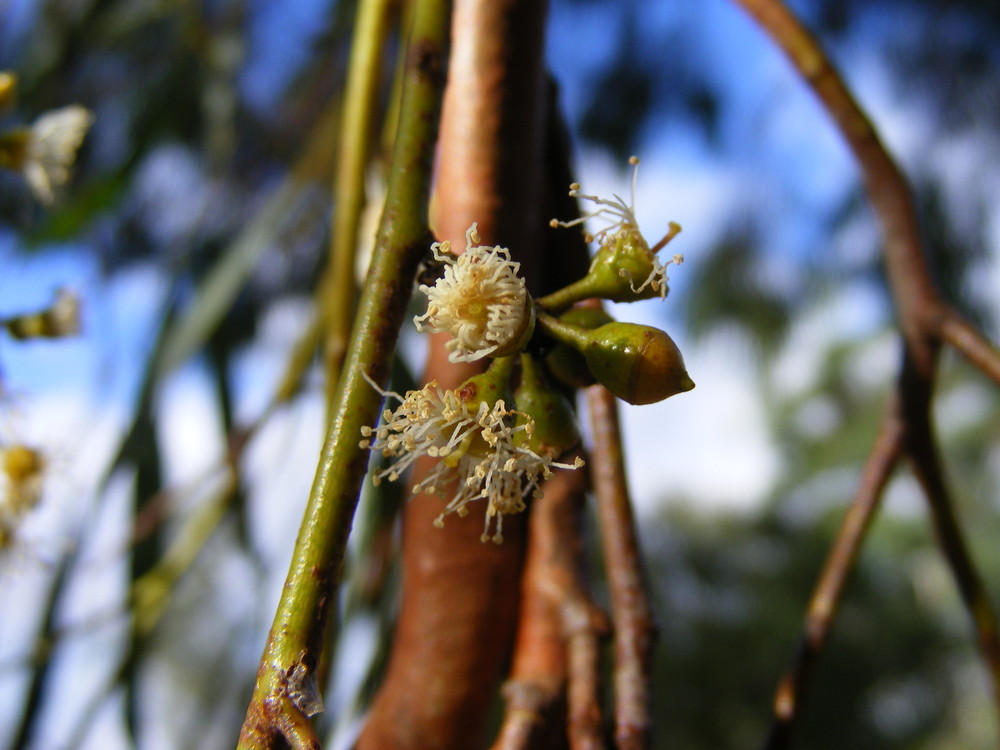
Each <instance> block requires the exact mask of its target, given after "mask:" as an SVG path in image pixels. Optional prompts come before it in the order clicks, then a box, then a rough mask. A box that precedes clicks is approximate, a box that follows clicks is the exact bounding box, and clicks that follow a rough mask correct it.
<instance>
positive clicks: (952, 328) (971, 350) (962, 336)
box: [938, 309, 1000, 385]
mask: <svg viewBox="0 0 1000 750" xmlns="http://www.w3.org/2000/svg"><path fill="white" fill-rule="evenodd" d="M938 334H939V335H940V337H941V340H942V341H944V342H945V343H946V344H950V345H951V346H952V347H953V348H954V349H956V350H957V351H959V352H960V353H961V354H962V355H964V356H965V358H966V359H968V360H969V361H970V362H971V363H972V364H973V365H974V366H975V367H977V368H979V370H980V371H982V372H983V373H985V374H986V375H988V376H989V377H990V378H992V379H993V381H994V382H995V383H996V384H997V385H1000V350H998V349H997V347H996V346H995V345H994V344H993V343H992V342H991V341H990V340H989V339H987V338H986V337H985V336H984V335H983V334H982V333H981V332H980V331H979V330H978V329H976V327H975V326H974V325H972V324H971V323H970V322H969V321H967V320H965V319H964V318H962V316H961V315H959V314H958V313H957V312H956V311H955V310H953V309H948V310H947V311H946V313H945V315H944V317H943V318H942V319H941V322H940V325H939V327H938Z"/></svg>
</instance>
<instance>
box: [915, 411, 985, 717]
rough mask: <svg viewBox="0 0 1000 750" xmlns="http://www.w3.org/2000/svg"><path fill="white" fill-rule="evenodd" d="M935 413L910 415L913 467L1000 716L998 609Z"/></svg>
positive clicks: (924, 412) (925, 412)
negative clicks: (972, 547)
mask: <svg viewBox="0 0 1000 750" xmlns="http://www.w3.org/2000/svg"><path fill="white" fill-rule="evenodd" d="M930 419H931V417H930V412H929V404H928V405H927V406H925V408H924V409H923V411H922V413H921V414H919V415H914V416H913V417H910V416H909V415H908V424H907V428H908V439H907V442H906V452H907V455H908V458H909V459H910V464H911V466H912V469H913V473H914V474H915V475H916V477H917V480H918V481H919V482H920V486H921V488H922V489H923V491H924V495H925V496H926V498H927V504H928V506H929V508H930V512H931V520H932V523H933V526H934V532H935V534H936V536H937V540H938V545H939V546H940V548H941V552H942V554H943V555H944V558H945V561H946V562H947V564H948V567H949V568H950V569H951V573H952V576H954V578H955V583H956V585H957V586H958V590H959V592H960V594H961V596H962V601H963V602H964V603H965V606H966V609H968V611H969V615H970V616H971V618H972V624H973V627H974V629H975V631H976V635H977V638H978V641H979V648H980V651H981V652H982V655H983V659H984V661H985V662H986V668H987V670H988V672H989V676H990V679H991V681H992V684H993V700H994V705H995V708H996V711H997V716H1000V636H998V632H997V617H996V612H995V611H994V609H993V605H992V603H991V602H990V598H989V594H988V592H987V590H986V586H985V585H984V584H983V580H982V577H981V576H980V574H979V572H978V570H977V569H976V566H975V563H974V562H973V560H972V556H971V554H970V553H969V549H968V545H967V543H966V541H965V537H964V535H963V533H962V529H961V528H960V526H959V524H958V519H957V518H956V516H955V510H954V508H955V504H954V500H953V498H952V497H951V493H950V491H949V489H948V485H947V481H946V479H945V476H944V469H943V467H942V465H941V458H940V456H939V455H938V449H937V445H936V443H935V441H934V438H933V429H932V427H931V424H930Z"/></svg>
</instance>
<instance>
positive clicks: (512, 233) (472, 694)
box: [358, 0, 545, 750]
mask: <svg viewBox="0 0 1000 750" xmlns="http://www.w3.org/2000/svg"><path fill="white" fill-rule="evenodd" d="M544 14H545V4H544V3H538V2H524V1H518V2H509V1H508V2H493V0H458V2H456V3H455V9H454V20H453V31H452V57H451V62H450V67H449V74H448V87H447V89H446V92H445V102H444V110H443V114H442V121H441V140H440V146H439V163H438V176H437V181H436V185H435V193H434V203H433V206H432V225H433V227H434V230H435V234H436V235H437V237H438V238H439V239H441V240H449V241H450V242H451V243H452V249H453V250H454V251H461V250H462V249H464V247H465V231H466V229H467V228H468V227H469V225H470V224H472V223H473V222H477V223H478V224H479V234H480V236H481V237H482V240H483V242H484V243H487V244H495V243H499V244H503V245H506V246H509V247H510V249H511V253H512V255H514V257H515V258H517V259H519V260H521V261H522V263H523V264H524V265H523V267H522V271H523V272H524V273H525V275H526V276H527V277H528V281H529V284H530V283H531V275H532V261H533V259H535V258H537V255H538V251H539V237H540V234H541V231H542V229H543V228H544V222H543V221H542V218H541V216H540V212H539V209H538V197H539V195H540V194H541V188H540V177H541V164H542V159H541V156H542V154H543V140H542V135H543V127H542V126H543V122H544V119H543V98H542V93H543V87H542V80H543V79H542V68H541V60H542V37H543V28H544ZM444 341H445V338H444V337H443V336H434V337H432V339H431V352H430V358H429V361H428V364H427V368H426V371H425V378H426V379H427V380H437V381H438V382H439V383H440V384H441V385H442V386H443V387H455V386H457V385H459V384H460V383H461V382H462V381H463V380H464V379H465V378H466V377H468V376H469V375H471V374H474V372H476V371H478V369H479V368H478V367H477V366H475V365H461V366H459V365H453V364H451V363H449V362H447V360H446V357H445V351H444ZM427 469H428V465H427V464H426V463H423V464H418V465H417V467H416V469H415V477H414V479H415V480H416V479H419V478H420V477H421V476H424V475H425V474H426V471H427ZM443 502H444V501H443V500H442V499H441V498H439V497H434V496H431V497H427V496H423V495H421V496H417V497H414V498H413V499H412V500H410V501H409V502H408V503H407V506H406V508H405V510H404V514H403V598H402V603H401V610H400V616H399V621H398V624H397V629H396V633H395V638H394V641H393V646H392V653H391V657H390V661H389V667H388V671H387V674H386V677H385V681H384V683H383V685H382V687H381V688H380V690H379V692H378V694H377V696H376V698H375V701H374V704H373V706H372V710H371V714H370V716H369V719H368V722H367V723H366V725H365V727H364V729H363V731H362V734H361V737H360V738H359V741H358V747H359V748H361V749H362V750H365V749H368V748H371V749H375V748H378V749H379V750H383V749H385V748H442V749H443V748H462V749H463V750H465V749H467V748H472V747H476V746H477V745H479V744H481V743H482V738H483V732H484V725H485V720H486V714H487V711H488V709H489V706H490V702H491V701H492V699H493V697H494V696H495V694H496V689H497V686H498V684H499V680H500V677H501V673H502V668H503V667H504V665H505V664H506V662H507V660H508V659H509V655H510V648H511V643H512V640H513V637H514V628H515V625H516V622H517V611H518V600H519V593H520V590H519V583H518V581H519V576H520V572H521V565H522V558H523V554H524V540H525V521H524V518H523V517H517V516H515V517H508V518H506V519H505V520H504V525H503V531H504V542H503V544H501V545H494V544H490V543H483V542H481V541H480V535H481V534H482V530H483V520H484V512H485V506H484V505H482V504H479V505H478V507H476V506H473V509H472V511H471V512H470V513H469V515H468V517H466V518H464V519H463V518H459V517H457V516H455V515H451V516H449V517H448V518H447V519H446V521H445V526H444V528H443V529H437V528H435V527H434V526H433V521H434V519H435V518H436V517H437V516H438V515H439V514H440V513H441V510H442V508H443Z"/></svg>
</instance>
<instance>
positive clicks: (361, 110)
mask: <svg viewBox="0 0 1000 750" xmlns="http://www.w3.org/2000/svg"><path fill="white" fill-rule="evenodd" d="M391 7H392V3H391V2H390V0H366V1H365V2H362V3H360V4H359V6H358V17H357V22H356V24H355V31H354V46H353V48H352V49H351V60H350V65H349V67H348V74H347V85H346V88H345V91H344V109H343V113H342V118H341V121H340V129H339V136H340V140H339V146H338V158H337V174H336V177H335V178H334V192H333V195H334V207H333V216H332V226H331V237H330V265H329V268H328V270H327V273H326V275H325V276H324V279H323V298H322V308H321V309H322V314H323V316H324V317H325V318H326V352H325V359H326V383H327V404H328V406H332V404H333V399H334V396H335V394H336V391H337V381H338V379H339V378H340V370H341V367H342V366H343V363H344V356H345V350H346V345H347V339H348V336H349V335H350V331H351V325H352V323H353V322H354V310H355V305H356V303H357V289H356V286H355V283H354V260H355V254H356V250H357V246H358V226H359V224H360V221H361V211H362V209H363V208H364V204H365V170H366V169H367V166H368V157H369V152H370V151H371V144H372V140H373V137H372V136H373V134H374V133H375V132H376V127H375V117H376V114H377V112H378V101H379V99H378V84H379V78H380V74H381V65H380V63H381V56H382V50H383V47H384V46H385V38H386V34H387V31H388V28H389V17H390V9H391Z"/></svg>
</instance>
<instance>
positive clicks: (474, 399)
mask: <svg viewBox="0 0 1000 750" xmlns="http://www.w3.org/2000/svg"><path fill="white" fill-rule="evenodd" d="M513 369H514V358H513V357H497V358H496V359H494V360H493V361H492V362H491V363H490V366H489V367H488V368H486V372H482V373H480V374H479V375H473V376H472V377H471V378H469V379H468V380H466V381H465V382H464V383H462V385H460V386H459V387H458V389H457V391H458V396H459V398H461V399H462V401H464V402H465V403H467V404H469V405H470V406H472V405H478V404H480V403H482V402H485V403H486V404H488V405H490V406H492V405H493V404H495V403H496V402H497V401H503V402H504V403H505V404H507V405H512V404H513V403H514V395H513V393H512V392H511V389H510V376H511V374H512V373H513Z"/></svg>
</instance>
